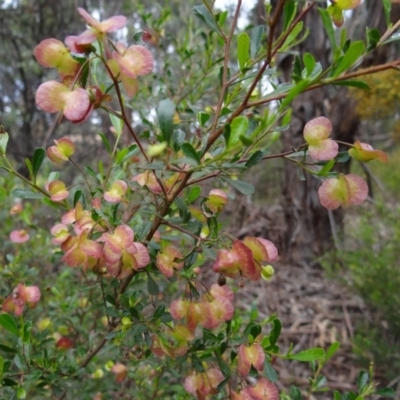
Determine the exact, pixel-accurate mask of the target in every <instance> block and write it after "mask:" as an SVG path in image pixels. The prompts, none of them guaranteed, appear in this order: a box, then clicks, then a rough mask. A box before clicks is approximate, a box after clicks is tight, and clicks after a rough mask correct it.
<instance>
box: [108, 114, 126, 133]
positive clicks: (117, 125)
mask: <svg viewBox="0 0 400 400" xmlns="http://www.w3.org/2000/svg"><path fill="white" fill-rule="evenodd" d="M109 115H110V120H111V124H112V126H113V127H114V129H115V132H116V134H117V136H118V137H120V136H121V134H122V128H123V126H124V121H123V120H122V119H121V118H118V117H117V116H115V115H113V114H109Z"/></svg>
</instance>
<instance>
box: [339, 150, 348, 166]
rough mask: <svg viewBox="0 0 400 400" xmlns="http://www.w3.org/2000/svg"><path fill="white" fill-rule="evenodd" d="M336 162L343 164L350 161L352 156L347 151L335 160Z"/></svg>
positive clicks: (340, 153)
mask: <svg viewBox="0 0 400 400" xmlns="http://www.w3.org/2000/svg"><path fill="white" fill-rule="evenodd" d="M335 160H336V162H338V163H339V164H343V163H345V162H347V161H349V160H350V154H349V153H348V152H347V151H341V152H339V153H338V155H337V156H336V158H335Z"/></svg>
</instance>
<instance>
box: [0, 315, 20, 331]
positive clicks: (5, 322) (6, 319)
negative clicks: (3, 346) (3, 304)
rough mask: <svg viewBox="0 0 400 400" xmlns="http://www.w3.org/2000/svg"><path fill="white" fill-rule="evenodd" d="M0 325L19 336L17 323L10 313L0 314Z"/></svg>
mask: <svg viewBox="0 0 400 400" xmlns="http://www.w3.org/2000/svg"><path fill="white" fill-rule="evenodd" d="M0 326H2V327H3V328H4V329H5V330H7V331H9V332H11V333H12V334H13V335H15V336H19V331H18V326H17V323H16V322H15V320H14V318H13V317H12V316H11V315H9V314H6V313H4V314H1V315H0Z"/></svg>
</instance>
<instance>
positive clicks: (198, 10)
mask: <svg viewBox="0 0 400 400" xmlns="http://www.w3.org/2000/svg"><path fill="white" fill-rule="evenodd" d="M193 12H194V15H195V16H196V17H197V18H199V19H201V20H202V21H203V22H204V23H206V24H207V25H208V26H209V27H210V28H211V29H212V30H213V31H214V32H217V33H218V35H220V36H221V37H222V35H221V31H220V28H219V26H218V25H217V23H216V21H215V19H214V17H213V15H212V14H211V13H210V11H208V10H207V8H206V7H205V6H203V5H201V6H194V7H193Z"/></svg>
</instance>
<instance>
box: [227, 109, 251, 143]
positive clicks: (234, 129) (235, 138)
mask: <svg viewBox="0 0 400 400" xmlns="http://www.w3.org/2000/svg"><path fill="white" fill-rule="evenodd" d="M248 127H249V120H248V118H246V117H244V116H239V117H236V118H234V119H233V121H232V122H231V123H230V128H231V129H230V134H229V143H228V146H227V147H228V149H229V148H231V147H233V146H234V145H236V144H238V143H240V136H242V135H244V134H245V133H246V132H247V129H248Z"/></svg>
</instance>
